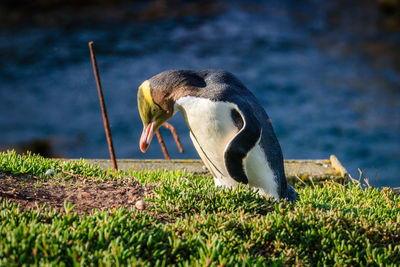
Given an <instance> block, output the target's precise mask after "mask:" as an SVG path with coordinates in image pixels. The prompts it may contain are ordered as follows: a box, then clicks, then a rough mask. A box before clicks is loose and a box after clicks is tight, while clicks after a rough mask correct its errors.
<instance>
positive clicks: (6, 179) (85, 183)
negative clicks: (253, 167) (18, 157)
mask: <svg viewBox="0 0 400 267" xmlns="http://www.w3.org/2000/svg"><path fill="white" fill-rule="evenodd" d="M0 181H1V182H0V199H1V198H3V199H7V200H9V201H11V202H14V203H19V204H20V205H21V207H22V208H24V209H29V208H34V207H37V206H38V205H43V204H47V206H51V207H54V208H56V209H57V210H60V211H63V210H64V201H65V200H66V201H68V202H71V203H72V204H74V205H76V207H75V209H74V211H75V212H77V213H79V214H80V215H82V214H84V213H90V212H91V211H92V210H93V209H103V208H115V207H127V208H129V207H132V206H133V207H134V206H135V204H136V202H137V201H139V200H141V199H142V198H143V197H145V196H146V195H148V194H151V192H152V188H154V186H153V187H152V186H149V187H144V186H141V185H140V184H139V183H138V182H137V181H131V180H130V181H126V180H113V181H101V182H99V181H95V180H94V179H89V178H87V177H79V176H77V175H71V176H70V177H67V178H55V179H49V180H48V181H45V180H43V179H39V178H37V177H34V176H21V175H17V176H15V175H9V174H6V173H4V172H0Z"/></svg>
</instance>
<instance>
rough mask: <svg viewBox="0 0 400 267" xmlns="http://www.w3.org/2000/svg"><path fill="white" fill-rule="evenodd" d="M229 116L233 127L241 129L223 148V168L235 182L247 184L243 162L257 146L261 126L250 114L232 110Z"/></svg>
mask: <svg viewBox="0 0 400 267" xmlns="http://www.w3.org/2000/svg"><path fill="white" fill-rule="evenodd" d="M231 114H232V119H233V121H234V123H235V125H237V126H238V127H241V129H240V130H239V132H238V133H237V135H236V136H235V137H234V138H233V139H232V140H231V141H230V142H229V143H228V145H227V146H226V148H225V153H224V159H225V166H226V169H227V171H228V173H229V175H230V176H231V177H232V178H233V179H235V181H237V182H240V183H245V184H247V183H248V182H249V181H248V179H247V175H246V172H245V170H244V168H245V167H244V165H243V160H244V158H245V157H246V156H247V154H248V152H249V151H250V150H251V149H252V148H253V147H254V146H255V145H256V144H257V141H258V140H259V138H260V135H261V125H260V123H259V122H258V120H257V118H256V117H255V116H254V115H253V114H252V113H251V112H246V113H244V112H238V111H237V110H235V109H232V112H231Z"/></svg>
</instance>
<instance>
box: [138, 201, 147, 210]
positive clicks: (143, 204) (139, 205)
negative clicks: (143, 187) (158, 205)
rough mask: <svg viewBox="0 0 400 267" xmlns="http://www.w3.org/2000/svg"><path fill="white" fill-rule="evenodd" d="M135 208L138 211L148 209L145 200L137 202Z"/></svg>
mask: <svg viewBox="0 0 400 267" xmlns="http://www.w3.org/2000/svg"><path fill="white" fill-rule="evenodd" d="M135 207H136V208H137V209H138V210H144V209H145V208H146V202H145V201H144V200H143V199H139V200H138V201H136V203H135Z"/></svg>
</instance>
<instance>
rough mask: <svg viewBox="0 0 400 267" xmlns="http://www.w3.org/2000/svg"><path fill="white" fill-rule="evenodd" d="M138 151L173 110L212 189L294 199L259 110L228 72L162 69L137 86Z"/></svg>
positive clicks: (279, 154)
mask: <svg viewBox="0 0 400 267" xmlns="http://www.w3.org/2000/svg"><path fill="white" fill-rule="evenodd" d="M137 101H138V110H139V114H140V117H141V120H142V122H143V131H142V134H141V137H140V141H139V147H140V150H141V151H142V152H143V153H144V152H146V150H147V148H148V147H149V145H150V142H151V140H152V138H153V136H154V133H155V132H156V131H157V130H158V129H159V127H160V126H161V125H162V124H163V123H164V122H166V121H168V120H169V119H170V118H172V117H173V116H174V115H175V114H176V113H177V112H178V111H181V112H182V114H183V117H184V119H185V122H186V124H187V126H188V128H189V133H190V138H191V140H192V142H193V145H194V147H195V149H196V151H197V152H198V154H199V156H200V158H201V159H202V161H203V163H204V165H205V166H206V167H207V169H208V170H209V171H210V173H211V174H212V176H213V178H214V183H215V186H225V187H229V188H235V187H237V186H238V184H240V183H243V184H248V185H249V186H250V187H251V188H254V189H255V190H256V191H257V192H258V193H259V194H261V195H268V196H271V197H273V198H275V199H276V200H277V201H281V200H283V199H287V200H288V201H292V202H294V201H296V200H297V199H298V194H297V192H296V191H295V189H294V188H293V187H292V186H290V185H288V183H287V180H286V176H285V172H284V164H283V155H282V150H281V147H280V144H279V142H278V139H277V137H276V135H275V132H274V130H273V128H272V125H271V120H270V118H269V117H268V115H267V113H266V111H265V110H264V108H263V107H262V106H261V105H260V104H259V103H258V101H257V98H256V97H255V96H254V95H253V94H252V93H251V92H250V90H249V89H247V87H246V86H245V85H244V84H243V83H242V82H241V81H240V80H239V79H238V78H236V77H235V76H234V75H233V74H231V73H230V72H228V71H224V70H214V69H206V70H166V71H163V72H161V73H159V74H157V75H155V76H153V77H151V78H149V79H147V80H145V81H144V82H143V83H142V84H141V85H140V86H139V88H138V92H137Z"/></svg>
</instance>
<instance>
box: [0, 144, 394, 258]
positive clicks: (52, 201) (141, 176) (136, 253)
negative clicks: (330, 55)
mask: <svg viewBox="0 0 400 267" xmlns="http://www.w3.org/2000/svg"><path fill="white" fill-rule="evenodd" d="M49 170H51V171H49ZM298 192H299V195H300V200H299V201H298V202H297V203H295V204H291V203H286V202H281V203H276V202H275V201H273V200H272V199H269V198H266V197H262V196H259V195H257V194H256V193H255V192H253V191H252V190H249V188H247V187H246V186H241V187H239V188H237V189H235V190H228V189H223V188H215V187H214V185H213V181H212V179H211V177H206V176H196V175H194V174H191V173H186V172H183V171H175V172H167V171H158V172H133V171H129V172H120V173H117V172H114V171H108V172H107V171H102V170H101V169H100V168H99V167H96V166H93V165H90V164H87V163H85V162H84V161H79V162H61V161H58V160H54V159H46V158H43V157H41V156H37V155H31V154H27V155H24V156H20V155H18V154H16V153H15V152H12V151H11V152H10V151H9V152H3V153H0V266H20V265H24V264H25V265H49V264H50V265H60V266H63V265H67V266H71V265H83V266H97V265H101V266H102V265H105V266H115V265H140V266H157V265H158V266H163V265H182V266H186V265H202V266H221V265H222V266H224V265H225V266H231V265H240V266H241V265H247V266H255V265H260V266H262V265H266V266H272V265H278V266H279V265H301V266H303V265H305V266H306V265H312V266H314V265H386V264H387V265H399V264H400V212H399V211H400V197H399V195H398V194H396V193H395V192H393V191H392V190H390V189H388V188H384V189H381V190H379V189H375V188H372V187H362V186H361V185H360V184H357V183H354V184H349V185H341V184H337V183H332V182H327V183H325V184H324V185H322V186H305V187H303V188H298ZM139 199H144V200H145V201H146V203H147V206H146V208H145V209H138V208H135V202H136V201H137V200H139Z"/></svg>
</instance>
